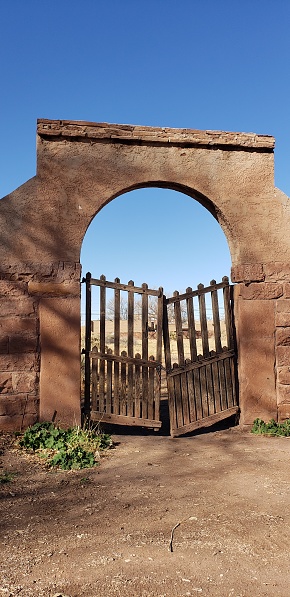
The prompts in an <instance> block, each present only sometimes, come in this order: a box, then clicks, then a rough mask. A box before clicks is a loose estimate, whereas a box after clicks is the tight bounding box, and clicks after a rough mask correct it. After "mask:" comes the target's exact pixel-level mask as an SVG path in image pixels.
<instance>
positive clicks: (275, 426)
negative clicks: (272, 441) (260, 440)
mask: <svg viewBox="0 0 290 597" xmlns="http://www.w3.org/2000/svg"><path fill="white" fill-rule="evenodd" d="M251 432H252V433H256V434H257V435H277V436H283V437H289V436H290V419H286V421H283V423H276V421H274V419H271V421H269V423H265V421H263V420H262V419H255V420H254V423H253V427H252V429H251Z"/></svg>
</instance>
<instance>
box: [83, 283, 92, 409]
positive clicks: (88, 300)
mask: <svg viewBox="0 0 290 597" xmlns="http://www.w3.org/2000/svg"><path fill="white" fill-rule="evenodd" d="M91 277H92V274H91V273H90V272H88V273H87V274H86V277H85V278H83V279H82V282H85V284H86V332H85V396H84V407H83V413H82V415H83V420H84V421H88V420H89V419H90V414H91V362H90V352H91V327H92V291H91Z"/></svg>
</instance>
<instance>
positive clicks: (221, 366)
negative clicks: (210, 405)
mask: <svg viewBox="0 0 290 597" xmlns="http://www.w3.org/2000/svg"><path fill="white" fill-rule="evenodd" d="M218 371H219V381H220V390H221V407H222V410H226V409H227V408H228V405H227V391H226V377H225V369H224V359H222V360H220V361H218Z"/></svg>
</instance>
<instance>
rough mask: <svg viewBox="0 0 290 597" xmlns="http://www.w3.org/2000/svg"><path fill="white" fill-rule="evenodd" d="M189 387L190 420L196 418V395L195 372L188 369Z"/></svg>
mask: <svg viewBox="0 0 290 597" xmlns="http://www.w3.org/2000/svg"><path fill="white" fill-rule="evenodd" d="M190 362H191V361H190V359H186V361H185V364H186V365H187V364H189V363H190ZM186 379H187V389H188V403H189V422H190V421H195V420H196V404H195V395H194V384H193V372H192V371H187V373H186Z"/></svg>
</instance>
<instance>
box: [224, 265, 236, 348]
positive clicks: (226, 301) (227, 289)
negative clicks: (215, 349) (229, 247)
mask: <svg viewBox="0 0 290 597" xmlns="http://www.w3.org/2000/svg"><path fill="white" fill-rule="evenodd" d="M223 282H224V283H225V284H226V286H225V287H224V289H223V296H224V308H225V324H226V333H227V345H228V348H229V349H231V348H234V337H233V326H232V315H231V297H230V287H229V279H228V277H227V276H224V277H223Z"/></svg>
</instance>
